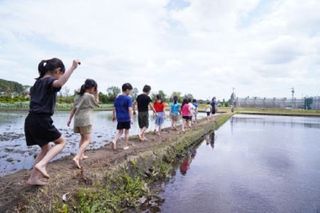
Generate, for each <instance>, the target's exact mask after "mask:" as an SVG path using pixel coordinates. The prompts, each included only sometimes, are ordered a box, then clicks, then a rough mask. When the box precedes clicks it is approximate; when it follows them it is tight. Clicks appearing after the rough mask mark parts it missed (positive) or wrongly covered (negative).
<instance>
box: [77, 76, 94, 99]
mask: <svg viewBox="0 0 320 213" xmlns="http://www.w3.org/2000/svg"><path fill="white" fill-rule="evenodd" d="M91 88H95V90H97V89H98V85H97V82H96V81H95V80H92V79H87V80H86V81H85V82H84V84H82V86H81V88H80V91H79V92H78V95H80V96H83V94H84V93H85V92H86V90H87V89H91Z"/></svg>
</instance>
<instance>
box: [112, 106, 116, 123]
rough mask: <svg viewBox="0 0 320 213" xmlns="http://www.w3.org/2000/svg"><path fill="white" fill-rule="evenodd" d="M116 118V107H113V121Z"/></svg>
mask: <svg viewBox="0 0 320 213" xmlns="http://www.w3.org/2000/svg"><path fill="white" fill-rule="evenodd" d="M115 120H116V108H115V107H113V110H112V121H115Z"/></svg>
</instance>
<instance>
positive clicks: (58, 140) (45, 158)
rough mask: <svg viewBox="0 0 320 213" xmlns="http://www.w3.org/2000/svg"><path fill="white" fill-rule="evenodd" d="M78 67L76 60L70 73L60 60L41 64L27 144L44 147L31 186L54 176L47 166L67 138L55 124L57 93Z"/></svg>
mask: <svg viewBox="0 0 320 213" xmlns="http://www.w3.org/2000/svg"><path fill="white" fill-rule="evenodd" d="M78 64H80V62H79V61H77V60H73V62H72V65H71V67H70V68H69V69H68V70H67V71H65V66H64V64H63V62H62V61H61V60H60V59H58V58H52V59H49V60H42V61H41V62H40V63H39V65H38V70H39V75H40V76H39V77H38V78H37V79H36V82H35V83H34V85H33V86H32V87H31V89H30V110H29V114H28V116H27V117H26V119H25V124H24V131H25V136H26V142H27V145H28V146H33V145H38V146H40V147H41V151H40V153H39V154H38V156H37V158H36V160H35V163H34V166H33V169H32V172H31V175H30V177H29V179H28V181H27V183H28V184H30V185H40V186H41V185H46V184H48V183H47V182H46V181H44V180H43V179H42V178H43V177H44V178H49V177H50V176H49V174H48V173H47V165H48V163H49V161H50V160H52V159H53V158H54V157H55V156H56V155H57V154H59V153H60V152H61V151H62V149H63V148H64V146H65V139H64V138H63V137H62V135H61V133H60V132H59V131H58V130H57V128H56V127H55V126H54V125H53V121H52V118H51V116H52V115H53V113H54V109H55V105H56V97H57V92H58V91H60V89H61V87H62V86H63V85H64V84H65V83H66V82H67V81H68V79H69V78H70V76H71V74H72V73H73V71H74V70H75V69H76V68H77V67H78ZM49 142H54V143H55V146H53V147H51V146H50V145H49Z"/></svg>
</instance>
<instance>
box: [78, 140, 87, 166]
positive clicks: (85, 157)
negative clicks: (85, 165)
mask: <svg viewBox="0 0 320 213" xmlns="http://www.w3.org/2000/svg"><path fill="white" fill-rule="evenodd" d="M84 142H85V140H84V139H83V137H82V135H81V139H80V144H79V150H80V148H81V146H82V145H83V143H84ZM87 158H88V156H86V155H84V152H83V154H82V156H81V157H80V160H83V159H87Z"/></svg>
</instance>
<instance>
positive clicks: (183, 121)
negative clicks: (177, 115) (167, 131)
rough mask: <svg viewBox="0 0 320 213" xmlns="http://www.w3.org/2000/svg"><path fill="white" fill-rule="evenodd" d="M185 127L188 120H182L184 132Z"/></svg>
mask: <svg viewBox="0 0 320 213" xmlns="http://www.w3.org/2000/svg"><path fill="white" fill-rule="evenodd" d="M185 126H186V120H185V119H182V132H184V131H185Z"/></svg>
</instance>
